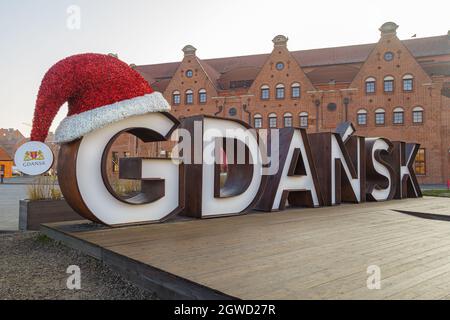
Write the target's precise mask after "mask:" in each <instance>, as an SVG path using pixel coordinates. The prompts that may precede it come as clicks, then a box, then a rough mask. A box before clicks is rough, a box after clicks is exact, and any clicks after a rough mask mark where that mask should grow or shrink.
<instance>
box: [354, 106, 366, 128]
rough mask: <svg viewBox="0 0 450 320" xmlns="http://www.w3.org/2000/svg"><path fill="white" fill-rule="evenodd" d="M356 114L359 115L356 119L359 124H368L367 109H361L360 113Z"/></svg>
mask: <svg viewBox="0 0 450 320" xmlns="http://www.w3.org/2000/svg"><path fill="white" fill-rule="evenodd" d="M356 115H357V119H356V120H357V122H358V125H360V126H365V125H367V111H366V110H364V109H360V110H358V113H357V114H356Z"/></svg>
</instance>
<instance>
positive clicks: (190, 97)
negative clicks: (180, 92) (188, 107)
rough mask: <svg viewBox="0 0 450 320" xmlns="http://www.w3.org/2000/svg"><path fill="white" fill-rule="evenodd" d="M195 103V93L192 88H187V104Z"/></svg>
mask: <svg viewBox="0 0 450 320" xmlns="http://www.w3.org/2000/svg"><path fill="white" fill-rule="evenodd" d="M193 103H194V93H193V92H192V90H186V104H193Z"/></svg>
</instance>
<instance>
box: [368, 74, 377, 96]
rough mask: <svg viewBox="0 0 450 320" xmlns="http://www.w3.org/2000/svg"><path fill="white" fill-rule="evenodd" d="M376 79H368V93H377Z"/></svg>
mask: <svg viewBox="0 0 450 320" xmlns="http://www.w3.org/2000/svg"><path fill="white" fill-rule="evenodd" d="M375 83H376V82H375V78H372V77H370V78H367V79H366V93H375Z"/></svg>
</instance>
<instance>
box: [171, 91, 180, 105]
mask: <svg viewBox="0 0 450 320" xmlns="http://www.w3.org/2000/svg"><path fill="white" fill-rule="evenodd" d="M180 102H181V95H180V91H174V92H173V93H172V103H173V104H175V105H177V104H180Z"/></svg>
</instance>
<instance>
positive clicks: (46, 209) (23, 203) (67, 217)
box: [19, 200, 84, 230]
mask: <svg viewBox="0 0 450 320" xmlns="http://www.w3.org/2000/svg"><path fill="white" fill-rule="evenodd" d="M74 220H84V218H83V217H81V216H80V215H78V213H76V212H75V211H73V210H72V208H71V207H70V206H69V205H68V204H67V202H66V201H65V200H20V210H19V230H39V228H40V225H41V223H50V222H61V221H74Z"/></svg>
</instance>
